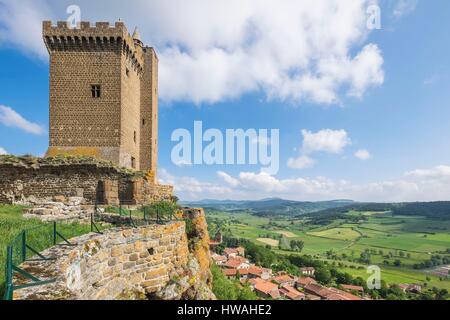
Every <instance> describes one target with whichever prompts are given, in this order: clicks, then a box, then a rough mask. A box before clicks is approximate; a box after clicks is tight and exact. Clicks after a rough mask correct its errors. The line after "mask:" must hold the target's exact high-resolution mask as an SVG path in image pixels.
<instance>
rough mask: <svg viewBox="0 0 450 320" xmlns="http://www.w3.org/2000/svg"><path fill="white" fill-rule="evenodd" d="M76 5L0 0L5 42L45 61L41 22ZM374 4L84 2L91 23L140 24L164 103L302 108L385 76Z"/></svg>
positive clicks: (335, 0)
mask: <svg viewBox="0 0 450 320" xmlns="http://www.w3.org/2000/svg"><path fill="white" fill-rule="evenodd" d="M72 2H73V1H71V0H58V1H56V0H25V1H12V0H0V3H1V4H2V5H3V8H2V10H1V12H3V14H0V25H2V26H3V28H2V29H1V31H0V35H1V36H0V42H2V43H8V44H14V45H17V46H19V47H20V48H21V49H23V50H29V51H30V52H32V53H34V54H37V55H39V56H41V57H45V56H46V53H45V49H44V46H43V44H42V39H41V35H40V32H41V20H43V19H44V18H47V19H50V18H53V17H54V16H57V17H58V18H59V19H60V20H65V19H66V18H67V15H66V14H65V9H66V7H67V6H68V5H69V4H72ZM375 2H377V1H375ZM373 3H374V0H354V1H341V0H316V1H298V0H284V1H282V2H281V3H280V2H279V1H276V0H247V1H245V2H243V1H238V0H229V1H210V0H190V1H184V0H172V1H165V0H153V1H141V0H130V1H128V2H127V3H126V4H124V3H122V2H112V1H106V0H98V1H87V0H81V1H77V4H78V5H79V6H80V7H81V15H82V18H83V20H91V21H95V20H109V21H111V22H112V21H115V20H117V19H118V17H121V18H122V19H123V20H124V21H125V22H128V24H129V28H130V29H131V28H133V26H134V25H138V26H139V27H140V30H141V33H142V36H143V39H144V41H145V42H146V43H147V44H149V45H154V46H155V47H156V48H157V51H158V54H159V58H160V94H161V99H162V100H164V101H166V102H174V101H181V100H185V101H193V102H195V103H197V104H200V103H214V102H218V101H223V100H227V99H234V98H238V97H240V96H241V95H243V94H245V93H249V92H263V93H265V95H266V96H267V98H268V99H276V100H281V101H289V102H292V103H295V104H298V103H301V102H303V101H305V100H306V101H311V102H314V103H319V104H322V103H324V104H334V103H339V101H340V98H341V97H342V96H344V95H348V96H355V97H362V96H363V95H364V94H365V93H366V91H367V90H368V89H369V88H371V87H376V86H379V85H381V84H382V83H383V81H384V73H383V69H382V66H383V57H382V53H381V51H380V50H379V48H378V47H377V45H375V44H372V43H365V40H366V39H367V35H368V33H369V32H370V31H369V30H368V29H367V28H366V20H367V18H368V17H367V15H366V9H367V7H368V6H369V5H370V4H373ZM105 6H107V8H108V10H104V8H105ZM50 8H51V9H50ZM180 12H182V14H180ZM149 17H150V18H149Z"/></svg>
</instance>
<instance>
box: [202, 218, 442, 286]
mask: <svg viewBox="0 0 450 320" xmlns="http://www.w3.org/2000/svg"><path fill="white" fill-rule="evenodd" d="M207 216H208V221H213V225H214V224H215V225H216V227H217V226H220V228H221V229H222V230H224V231H225V232H226V233H228V234H229V235H232V236H234V237H238V238H244V239H248V240H250V241H253V242H255V243H257V244H259V245H264V244H262V243H261V242H259V241H258V240H257V239H258V238H273V239H277V237H278V238H279V237H281V236H282V235H283V234H284V235H285V236H286V234H287V235H289V237H287V236H286V237H287V238H288V239H289V240H302V241H303V242H304V248H303V251H302V252H301V253H295V252H291V251H284V250H280V249H278V248H276V249H275V251H276V252H277V253H280V254H308V255H312V256H314V257H316V258H317V259H320V260H324V261H329V263H334V264H335V265H336V266H337V268H338V269H340V270H341V271H345V272H348V273H350V274H352V275H353V276H361V277H363V278H367V277H368V274H367V273H366V267H367V265H366V264H364V263H361V262H359V261H358V258H359V257H360V256H361V254H362V253H364V252H368V251H370V263H371V264H372V265H378V266H380V268H381V270H382V277H383V279H384V280H385V281H387V282H388V283H392V284H394V283H395V284H400V283H421V284H424V283H426V284H427V286H429V287H433V286H435V287H437V288H444V289H447V290H450V280H449V279H448V278H447V279H439V278H438V277H436V276H432V275H430V274H428V273H427V272H426V271H425V270H416V269H413V266H414V265H415V264H419V263H422V262H425V261H428V260H430V258H431V257H432V256H433V255H437V254H439V255H441V256H446V257H450V254H449V253H448V252H447V250H448V249H449V248H450V221H447V220H432V219H430V218H424V217H415V216H395V217H393V216H392V215H391V214H390V213H385V212H355V211H352V212H349V213H348V216H349V217H351V218H352V219H351V221H347V220H346V219H339V220H334V221H332V222H331V223H330V224H328V225H325V226H315V225H312V224H310V223H309V221H308V220H306V219H305V220H303V219H301V218H296V219H289V218H282V217H280V218H272V219H269V218H266V217H257V216H253V215H251V214H248V213H232V214H230V213H226V212H217V211H212V212H207ZM358 218H361V219H358ZM349 220H350V219H349ZM355 221H356V222H355ZM294 236H295V237H294ZM330 254H331V255H332V256H333V257H330ZM395 263H400V265H399V266H396V265H394V264H395ZM427 278H428V280H427Z"/></svg>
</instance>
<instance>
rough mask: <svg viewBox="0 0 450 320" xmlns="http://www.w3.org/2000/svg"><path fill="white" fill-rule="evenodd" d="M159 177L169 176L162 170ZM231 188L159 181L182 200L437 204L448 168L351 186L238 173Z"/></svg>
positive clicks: (449, 177) (447, 184) (447, 182)
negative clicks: (342, 200)
mask: <svg viewBox="0 0 450 320" xmlns="http://www.w3.org/2000/svg"><path fill="white" fill-rule="evenodd" d="M161 175H165V176H170V175H168V173H167V172H166V171H165V170H163V171H162V173H161ZM224 176H227V177H228V178H227V179H230V181H233V182H232V184H234V186H233V187H223V185H222V184H221V183H212V182H200V181H198V180H197V179H195V178H189V177H174V176H170V178H169V179H162V182H164V183H169V184H173V185H175V187H176V192H177V195H179V196H180V197H181V198H182V199H193V200H198V199H204V198H215V199H237V200H242V199H249V200H252V199H262V198H267V197H281V198H286V199H293V200H303V201H322V200H330V199H353V200H356V201H367V202H370V201H374V202H407V201H440V200H448V199H449V198H450V166H447V165H441V166H436V167H434V168H429V169H418V170H413V171H410V172H406V173H405V174H404V176H403V177H399V178H397V179H392V180H386V181H374V182H368V183H362V184H355V183H352V182H350V181H347V180H333V179H329V178H326V177H314V178H311V177H293V178H287V179H279V178H277V177H274V176H270V175H268V174H266V173H253V172H241V173H240V174H239V176H238V177H232V176H230V175H228V174H227V173H225V172H223V174H222V175H220V177H221V178H222V177H224Z"/></svg>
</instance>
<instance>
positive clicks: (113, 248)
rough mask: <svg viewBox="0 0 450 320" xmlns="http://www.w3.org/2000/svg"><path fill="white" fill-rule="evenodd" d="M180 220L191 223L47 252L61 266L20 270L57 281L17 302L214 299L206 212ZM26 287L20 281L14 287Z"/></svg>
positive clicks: (110, 234)
mask: <svg viewBox="0 0 450 320" xmlns="http://www.w3.org/2000/svg"><path fill="white" fill-rule="evenodd" d="M103 216H104V218H105V217H107V214H103ZM179 217H180V218H184V220H185V221H186V222H185V221H175V222H169V223H167V224H165V225H146V226H142V227H138V228H124V229H121V228H115V229H109V230H108V231H105V232H104V234H94V233H91V234H87V235H84V236H81V237H77V238H74V239H71V240H70V242H71V243H73V244H75V246H67V245H59V246H55V247H53V248H51V249H48V250H45V251H44V252H42V254H43V255H44V256H45V257H52V258H55V259H56V260H54V261H53V260H50V261H27V262H25V263H23V264H22V265H21V266H20V267H21V268H23V269H24V270H26V271H28V272H30V273H31V274H33V275H34V276H36V277H38V278H39V279H41V280H49V279H55V280H56V281H55V282H54V283H51V284H47V285H42V286H35V287H28V288H24V289H20V290H16V291H15V292H14V299H15V300H59V299H64V300H80V299H83V300H100V299H103V300H112V299H114V300H115V299H127V300H142V299H162V300H179V299H183V300H186V299H191V300H212V299H215V296H214V294H213V293H212V291H211V287H212V274H211V271H210V263H211V257H210V255H209V248H208V243H209V235H208V230H207V224H206V220H205V215H204V212H203V210H202V209H189V208H185V209H183V210H182V212H180V216H179ZM102 219H103V218H102ZM111 219H122V217H117V216H115V217H111ZM186 223H189V228H187V227H186ZM186 229H188V230H186ZM24 283H26V282H25V280H24V279H22V278H21V277H20V276H18V275H16V276H15V279H14V284H15V285H21V284H24Z"/></svg>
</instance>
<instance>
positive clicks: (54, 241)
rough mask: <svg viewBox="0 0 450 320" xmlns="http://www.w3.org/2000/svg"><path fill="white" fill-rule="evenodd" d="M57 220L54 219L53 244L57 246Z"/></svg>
mask: <svg viewBox="0 0 450 320" xmlns="http://www.w3.org/2000/svg"><path fill="white" fill-rule="evenodd" d="M56 232H57V231H56V221H53V245H54V246H56Z"/></svg>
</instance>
